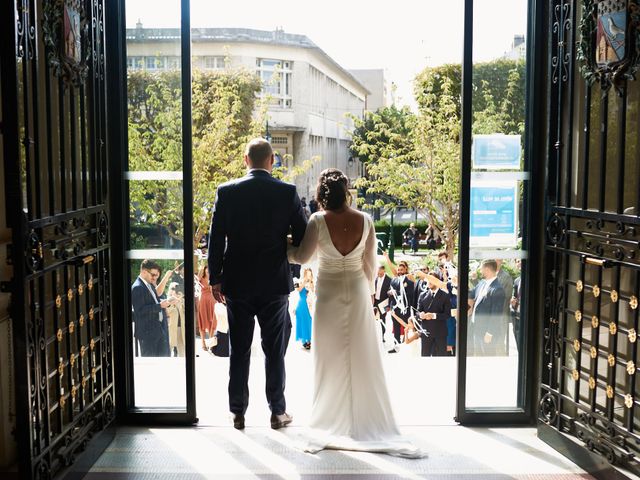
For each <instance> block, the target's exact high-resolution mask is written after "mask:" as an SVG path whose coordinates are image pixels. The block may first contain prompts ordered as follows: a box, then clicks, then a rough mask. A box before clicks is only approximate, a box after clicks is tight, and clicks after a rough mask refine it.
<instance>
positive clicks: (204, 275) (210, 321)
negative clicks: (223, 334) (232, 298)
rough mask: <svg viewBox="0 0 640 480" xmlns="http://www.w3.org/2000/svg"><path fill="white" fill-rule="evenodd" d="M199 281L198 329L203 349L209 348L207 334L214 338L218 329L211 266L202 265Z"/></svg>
mask: <svg viewBox="0 0 640 480" xmlns="http://www.w3.org/2000/svg"><path fill="white" fill-rule="evenodd" d="M198 283H199V284H200V300H199V301H198V330H199V331H200V340H201V341H202V349H203V350H205V351H206V350H207V343H206V341H205V335H206V334H207V333H208V334H209V338H213V334H214V333H215V331H216V313H215V303H216V301H215V299H214V298H213V293H212V291H211V285H209V267H208V266H207V265H204V266H202V268H200V271H199V272H198Z"/></svg>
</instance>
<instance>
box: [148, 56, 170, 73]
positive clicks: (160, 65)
mask: <svg viewBox="0 0 640 480" xmlns="http://www.w3.org/2000/svg"><path fill="white" fill-rule="evenodd" d="M165 60H166V57H144V67H145V69H147V70H164V68H165Z"/></svg>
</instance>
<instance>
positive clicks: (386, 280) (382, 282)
mask: <svg viewBox="0 0 640 480" xmlns="http://www.w3.org/2000/svg"><path fill="white" fill-rule="evenodd" d="M389 288H391V277H390V276H389V275H387V272H386V271H385V269H384V266H383V265H380V266H379V267H378V275H377V276H376V280H375V284H374V289H375V290H374V293H373V308H374V309H375V311H376V312H378V313H379V314H380V326H381V328H382V340H383V341H384V334H385V332H386V331H387V329H386V327H385V325H384V320H385V316H386V313H387V311H389Z"/></svg>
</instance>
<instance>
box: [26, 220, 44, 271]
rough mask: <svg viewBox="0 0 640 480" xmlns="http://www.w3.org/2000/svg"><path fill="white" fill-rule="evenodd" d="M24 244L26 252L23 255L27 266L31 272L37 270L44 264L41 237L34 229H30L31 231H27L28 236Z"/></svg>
mask: <svg viewBox="0 0 640 480" xmlns="http://www.w3.org/2000/svg"><path fill="white" fill-rule="evenodd" d="M26 244H27V252H26V255H25V257H26V259H27V267H29V270H30V271H31V272H37V271H38V270H40V269H42V266H43V264H44V251H43V247H42V239H41V238H40V236H39V235H38V234H37V233H36V231H35V230H31V232H29V237H28V239H27V242H26Z"/></svg>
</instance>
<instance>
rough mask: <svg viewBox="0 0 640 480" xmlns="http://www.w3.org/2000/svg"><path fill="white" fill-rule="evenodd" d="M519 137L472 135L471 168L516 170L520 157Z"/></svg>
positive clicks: (518, 166)
mask: <svg viewBox="0 0 640 480" xmlns="http://www.w3.org/2000/svg"><path fill="white" fill-rule="evenodd" d="M521 152H522V150H521V146H520V135H502V134H496V135H474V136H473V150H472V153H471V159H472V161H473V168H483V169H488V170H507V169H509V170H518V169H520V157H521Z"/></svg>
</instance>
